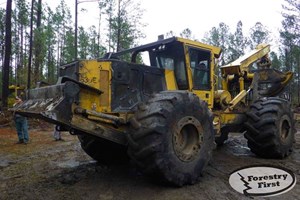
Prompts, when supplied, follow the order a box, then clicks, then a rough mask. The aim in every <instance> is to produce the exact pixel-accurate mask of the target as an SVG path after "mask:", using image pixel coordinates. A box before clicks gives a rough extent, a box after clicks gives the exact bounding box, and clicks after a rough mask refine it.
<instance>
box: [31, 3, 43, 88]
mask: <svg viewBox="0 0 300 200" xmlns="http://www.w3.org/2000/svg"><path fill="white" fill-rule="evenodd" d="M37 8H38V9H37V22H36V31H35V37H34V40H35V42H34V44H35V45H34V48H35V51H34V52H35V66H34V75H33V82H34V83H37V82H38V81H39V80H40V71H42V70H41V69H40V68H41V62H42V60H41V59H42V58H41V44H40V40H41V34H42V30H41V18H42V0H38V6H37Z"/></svg>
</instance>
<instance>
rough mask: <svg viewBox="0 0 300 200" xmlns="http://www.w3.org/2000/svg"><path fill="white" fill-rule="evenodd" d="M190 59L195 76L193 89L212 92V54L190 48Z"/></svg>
mask: <svg viewBox="0 0 300 200" xmlns="http://www.w3.org/2000/svg"><path fill="white" fill-rule="evenodd" d="M189 57H190V65H191V69H192V74H193V89H195V90H210V89H211V85H210V81H211V80H210V79H211V77H210V52H209V51H206V50H202V49H196V48H193V47H190V48H189Z"/></svg>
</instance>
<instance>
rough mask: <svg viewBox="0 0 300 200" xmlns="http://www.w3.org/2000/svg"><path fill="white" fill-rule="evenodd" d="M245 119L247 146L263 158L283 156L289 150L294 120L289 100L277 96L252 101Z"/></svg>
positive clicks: (293, 133) (292, 139)
mask: <svg viewBox="0 0 300 200" xmlns="http://www.w3.org/2000/svg"><path fill="white" fill-rule="evenodd" d="M247 117H248V120H247V122H246V123H245V126H246V129H247V132H246V133H245V137H246V139H247V140H248V147H249V148H250V149H251V151H252V152H253V153H255V154H256V155H258V156H261V157H263V158H285V157H287V156H288V155H290V154H291V152H292V149H293V142H294V136H295V127H294V125H295V122H294V119H293V113H292V111H291V108H290V103H289V102H288V101H286V100H284V99H281V98H278V97H269V98H262V99H259V100H257V101H255V102H254V103H253V104H252V105H251V107H250V110H249V112H247Z"/></svg>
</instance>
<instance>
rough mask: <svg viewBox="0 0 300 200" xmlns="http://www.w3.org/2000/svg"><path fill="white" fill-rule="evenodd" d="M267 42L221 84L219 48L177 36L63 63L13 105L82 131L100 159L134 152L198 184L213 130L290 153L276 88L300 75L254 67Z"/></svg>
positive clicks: (178, 180) (288, 125)
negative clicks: (51, 79)
mask: <svg viewBox="0 0 300 200" xmlns="http://www.w3.org/2000/svg"><path fill="white" fill-rule="evenodd" d="M265 47H267V49H266V48H265ZM265 47H264V48H260V47H259V48H257V49H256V50H255V51H254V52H251V53H250V54H249V55H247V57H246V58H244V59H241V60H238V61H237V62H235V63H232V64H229V65H227V66H223V67H221V74H222V88H221V89H218V88H217V86H218V79H217V76H216V75H215V71H216V70H217V69H216V67H217V65H216V63H217V61H216V59H217V58H219V56H220V53H221V49H220V48H218V47H214V46H211V45H207V44H203V43H200V42H196V41H192V40H187V39H183V38H177V37H172V38H168V39H164V40H159V41H157V42H153V43H150V44H146V45H142V46H139V47H135V48H132V49H128V50H124V51H121V52H117V53H108V54H106V55H105V56H104V57H103V58H101V59H97V60H79V61H75V62H73V63H70V64H67V65H64V66H61V67H60V72H59V73H60V78H59V79H58V82H57V83H56V85H52V86H46V87H39V88H35V89H32V90H29V91H27V100H26V101H24V103H23V104H21V105H20V106H18V107H16V108H14V109H15V110H16V112H18V113H20V114H22V115H26V116H29V117H37V118H41V119H44V120H45V121H48V122H50V123H53V124H56V125H59V126H60V127H61V128H62V129H63V130H69V131H70V133H71V134H76V135H77V136H78V138H79V140H80V142H81V146H82V148H83V150H84V151H85V152H86V153H87V154H88V155H90V156H91V157H92V158H94V159H95V160H97V161H98V162H101V163H119V162H122V161H125V160H127V159H128V157H129V158H130V159H132V161H133V162H134V163H135V164H136V165H137V166H138V168H139V169H140V170H141V171H142V172H144V173H145V174H149V175H155V176H157V177H159V178H161V179H163V180H165V181H167V182H170V183H172V184H175V185H179V186H180V185H184V184H193V183H195V182H197V181H198V179H199V178H200V175H201V173H202V171H203V169H204V167H205V166H206V164H207V163H208V161H209V159H210V157H211V152H212V149H213V147H214V143H215V136H216V142H217V143H218V144H222V143H223V142H224V141H225V140H226V138H227V135H228V132H230V131H244V130H246V131H247V132H246V135H245V136H246V138H247V139H248V144H249V147H250V149H251V150H252V151H253V152H254V153H256V154H257V155H259V156H264V157H276V158H281V157H285V156H287V155H288V154H289V153H290V151H291V149H292V141H293V136H294V128H293V127H294V122H293V119H292V115H291V111H290V105H289V102H288V101H287V100H284V99H281V98H280V97H277V96H276V95H279V94H280V93H281V92H282V91H284V87H285V86H286V84H287V83H288V82H289V80H290V79H291V77H292V75H291V73H288V74H285V73H281V72H278V71H275V70H272V69H270V67H269V68H267V69H259V70H257V72H254V71H253V72H252V71H250V70H249V69H250V66H251V65H252V64H253V63H254V62H256V61H257V60H259V59H261V58H264V57H265V56H266V55H267V53H268V51H269V49H268V48H269V46H268V45H267V46H265ZM254 55H255V56H254ZM145 60H147V61H148V62H147V63H146V61H145ZM268 70H269V71H268ZM274 73H275V74H276V77H278V78H275V79H273V78H274V77H275V75H274ZM276 84H277V85H276ZM278 84H279V85H280V86H281V87H280V89H279V87H278ZM274 88H276V90H275V89H274ZM266 130H267V131H266Z"/></svg>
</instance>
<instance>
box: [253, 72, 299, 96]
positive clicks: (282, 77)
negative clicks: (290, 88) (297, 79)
mask: <svg viewBox="0 0 300 200" xmlns="http://www.w3.org/2000/svg"><path fill="white" fill-rule="evenodd" d="M256 76H257V84H258V94H259V95H260V96H264V97H270V96H277V95H279V94H280V93H281V92H282V91H283V90H284V88H285V87H286V85H287V84H288V83H289V82H290V80H291V79H292V77H293V73H292V72H286V73H283V72H280V71H278V70H276V69H261V70H258V71H257V72H256ZM254 80H255V79H254Z"/></svg>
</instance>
